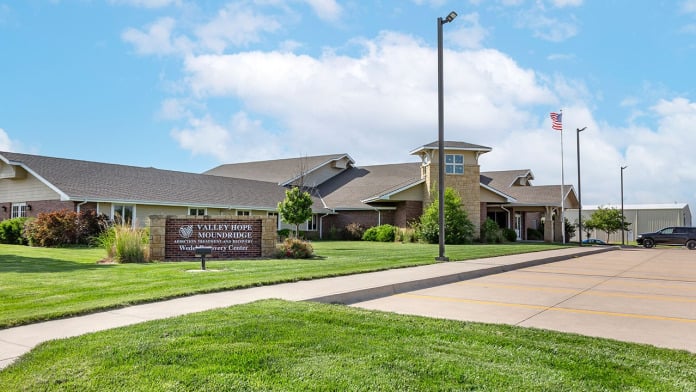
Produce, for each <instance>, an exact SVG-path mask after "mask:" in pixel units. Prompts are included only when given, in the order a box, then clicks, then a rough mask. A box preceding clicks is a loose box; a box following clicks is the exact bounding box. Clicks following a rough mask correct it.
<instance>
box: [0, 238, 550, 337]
mask: <svg viewBox="0 0 696 392" xmlns="http://www.w3.org/2000/svg"><path fill="white" fill-rule="evenodd" d="M314 247H315V253H316V254H317V255H318V256H319V257H318V258H316V259H311V260H236V261H207V262H206V267H207V269H217V270H220V271H219V272H215V273H205V274H193V273H187V272H186V270H191V269H200V262H172V263H150V264H120V265H103V264H97V261H98V260H100V259H102V258H104V257H105V253H104V251H103V250H101V249H87V248H74V249H60V248H59V249H46V248H31V247H26V246H13V245H0V299H1V300H0V328H6V327H9V326H14V325H20V324H27V323H31V322H36V321H40V320H48V319H53V318H60V317H66V316H72V315H77V314H83V313H87V312H91V311H95V310H103V309H109V308H114V307H120V306H125V305H131V304H135V303H142V302H148V301H155V300H159V299H164V298H171V297H177V296H183V295H190V294H193V293H201V292H211V291H220V290H225V289H235V288H242V287H251V286H258V285H265V284H273V283H280V282H292V281H297V280H303V279H313V278H319V277H328V276H337V275H346V274H351V273H357V272H367V271H377V270H383V269H389V268H399V267H407V266H415V265H422V264H430V263H433V262H434V258H435V256H437V254H438V248H437V245H426V244H401V243H373V242H372V243H370V242H316V243H314ZM558 247H559V246H558V245H550V244H506V245H460V246H447V256H449V257H450V258H451V259H452V260H467V259H474V258H481V257H488V256H500V255H507V254H514V253H524V252H534V251H540V250H548V249H556V248H558Z"/></svg>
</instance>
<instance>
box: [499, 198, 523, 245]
mask: <svg viewBox="0 0 696 392" xmlns="http://www.w3.org/2000/svg"><path fill="white" fill-rule="evenodd" d="M500 208H501V209H502V210H503V211H505V212H507V216H508V218H507V226H508V229H510V228H511V227H510V226H512V219H513V217H512V212H510V210H508V209H507V208H505V206H504V205H502V204H501V205H500ZM512 230H515V229H514V228H512ZM520 239H522V228H521V227H520Z"/></svg>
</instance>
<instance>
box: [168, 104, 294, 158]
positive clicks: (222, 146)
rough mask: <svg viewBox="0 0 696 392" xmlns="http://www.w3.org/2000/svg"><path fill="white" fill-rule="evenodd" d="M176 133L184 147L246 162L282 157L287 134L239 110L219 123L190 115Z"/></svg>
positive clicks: (196, 151)
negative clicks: (273, 129)
mask: <svg viewBox="0 0 696 392" xmlns="http://www.w3.org/2000/svg"><path fill="white" fill-rule="evenodd" d="M171 135H172V137H173V138H174V139H175V140H176V141H177V142H178V143H179V145H180V146H181V148H183V149H185V150H189V151H191V152H192V153H193V154H194V155H209V156H213V157H215V158H216V159H218V160H219V161H220V162H244V161H255V160H260V159H276V158H279V157H281V155H282V154H283V150H282V148H281V147H279V146H282V145H283V139H285V137H284V136H283V135H278V134H273V133H271V132H268V131H266V130H265V129H264V128H263V125H262V123H261V121H259V120H253V119H251V118H250V117H249V116H248V114H247V113H245V112H238V113H236V114H235V115H234V116H232V118H231V119H230V120H229V122H228V123H227V124H218V123H216V122H215V121H214V120H212V119H211V118H210V117H208V116H206V117H203V118H190V119H189V127H188V128H186V129H181V130H179V129H175V130H173V131H172V133H171Z"/></svg>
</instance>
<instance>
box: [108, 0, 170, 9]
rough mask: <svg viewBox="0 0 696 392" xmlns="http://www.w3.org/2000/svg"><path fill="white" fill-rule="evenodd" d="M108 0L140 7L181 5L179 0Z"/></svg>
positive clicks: (113, 2)
mask: <svg viewBox="0 0 696 392" xmlns="http://www.w3.org/2000/svg"><path fill="white" fill-rule="evenodd" d="M109 2H110V3H111V4H117V5H129V6H133V7H141V8H164V7H168V6H170V5H181V0H109Z"/></svg>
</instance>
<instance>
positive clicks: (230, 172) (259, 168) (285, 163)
mask: <svg viewBox="0 0 696 392" xmlns="http://www.w3.org/2000/svg"><path fill="white" fill-rule="evenodd" d="M347 155H348V154H331V155H317V156H311V157H302V158H288V159H274V160H270V161H258V162H243V163H229V164H225V165H220V166H218V167H215V168H213V169H210V170H208V171H206V172H204V173H203V174H212V175H216V176H223V177H234V178H245V179H248V180H258V181H267V182H275V183H277V184H282V183H284V182H286V181H289V180H292V179H293V178H295V177H298V176H299V175H300V174H301V172H302V171H305V172H306V171H308V170H312V169H315V168H317V167H319V166H320V165H323V164H325V163H327V162H330V161H333V160H336V159H339V158H341V157H344V156H347Z"/></svg>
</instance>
